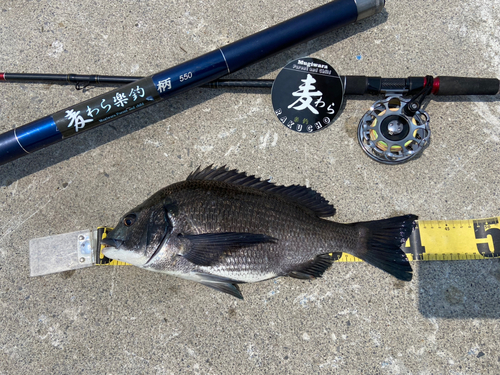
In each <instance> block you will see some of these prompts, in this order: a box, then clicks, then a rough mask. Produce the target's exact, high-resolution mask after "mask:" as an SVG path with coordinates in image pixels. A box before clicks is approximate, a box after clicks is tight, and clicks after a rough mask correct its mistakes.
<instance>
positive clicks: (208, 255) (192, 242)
mask: <svg viewBox="0 0 500 375" xmlns="http://www.w3.org/2000/svg"><path fill="white" fill-rule="evenodd" d="M180 236H181V237H182V238H184V239H186V240H188V244H187V245H186V251H184V252H183V253H181V254H179V255H181V256H182V257H184V258H186V259H187V260H189V261H190V262H191V263H193V264H196V265H198V266H211V265H212V264H214V263H215V262H217V261H219V260H220V259H221V258H222V257H224V256H225V255H228V253H229V252H231V251H235V250H238V249H241V248H245V247H250V246H255V245H257V244H261V243H274V242H276V241H277V239H276V238H273V237H270V236H267V235H265V234H256V233H237V232H228V233H205V234H196V235H180Z"/></svg>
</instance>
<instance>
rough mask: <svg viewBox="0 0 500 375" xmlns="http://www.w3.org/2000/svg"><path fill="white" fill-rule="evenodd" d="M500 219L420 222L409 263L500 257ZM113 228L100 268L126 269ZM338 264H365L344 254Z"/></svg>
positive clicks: (102, 231) (102, 234)
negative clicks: (116, 256) (109, 253)
mask: <svg viewBox="0 0 500 375" xmlns="http://www.w3.org/2000/svg"><path fill="white" fill-rule="evenodd" d="M499 221H500V217H494V218H490V219H479V220H451V221H449V220H418V221H417V225H416V227H415V230H414V231H413V232H412V234H411V236H410V237H409V238H408V240H407V241H406V243H405V245H404V247H402V249H403V251H404V252H405V253H406V255H407V256H408V260H410V261H412V260H416V261H431V260H471V259H490V258H494V257H499V256H500V224H499ZM111 230H112V228H108V227H100V228H98V236H97V237H98V239H99V241H98V243H97V248H98V249H99V251H96V252H95V254H96V259H95V260H94V262H95V264H96V265H110V266H124V265H129V264H128V263H125V262H120V261H117V260H113V259H109V258H107V257H105V256H104V255H103V254H102V249H103V248H104V245H101V243H100V240H101V239H103V238H106V235H107V233H108V232H110V231H111ZM336 261H337V262H362V260H361V259H359V258H356V257H354V256H352V255H350V254H346V253H342V256H340V257H339V258H338V259H337V260H336Z"/></svg>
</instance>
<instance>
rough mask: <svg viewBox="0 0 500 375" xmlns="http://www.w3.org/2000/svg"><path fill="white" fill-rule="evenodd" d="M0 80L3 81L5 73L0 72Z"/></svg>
mask: <svg viewBox="0 0 500 375" xmlns="http://www.w3.org/2000/svg"><path fill="white" fill-rule="evenodd" d="M0 81H5V73H0Z"/></svg>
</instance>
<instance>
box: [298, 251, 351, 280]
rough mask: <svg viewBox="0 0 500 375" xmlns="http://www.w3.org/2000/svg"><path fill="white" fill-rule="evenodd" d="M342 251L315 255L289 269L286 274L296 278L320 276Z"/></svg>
mask: <svg viewBox="0 0 500 375" xmlns="http://www.w3.org/2000/svg"><path fill="white" fill-rule="evenodd" d="M341 256H342V253H328V254H321V255H318V256H316V257H315V258H314V259H313V260H311V261H309V262H307V263H303V264H302V265H300V266H299V267H298V268H296V269H294V270H293V271H290V272H289V273H288V276H290V277H294V278H296V279H306V280H307V279H315V278H317V277H321V276H322V275H323V273H324V272H325V271H326V270H327V269H328V268H330V266H331V265H332V264H333V262H334V261H336V260H337V259H339V258H340V257H341Z"/></svg>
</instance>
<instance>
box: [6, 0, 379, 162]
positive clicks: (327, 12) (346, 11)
mask: <svg viewBox="0 0 500 375" xmlns="http://www.w3.org/2000/svg"><path fill="white" fill-rule="evenodd" d="M384 5H385V1H384V0H335V1H332V2H330V3H327V4H325V5H323V6H320V7H318V8H316V9H313V10H311V11H309V12H307V13H304V14H301V15H299V16H296V17H294V18H292V19H290V20H287V21H284V22H282V23H280V24H278V25H275V26H272V27H270V28H268V29H265V30H262V31H260V32H258V33H256V34H253V35H250V36H248V37H246V38H243V39H241V40H239V41H236V42H233V43H231V44H229V45H226V46H224V47H221V48H218V49H216V50H214V51H212V52H209V53H206V54H204V55H202V56H199V57H197V58H194V59H192V60H189V61H187V62H184V63H181V64H179V65H177V66H174V67H172V68H169V69H166V70H163V71H161V72H159V73H156V74H153V75H151V76H149V77H146V78H142V79H139V80H137V81H134V82H132V83H129V84H127V85H125V86H122V87H120V88H118V89H115V90H112V91H110V92H108V93H106V94H103V95H100V96H97V97H95V98H92V99H90V100H87V101H84V102H82V103H78V104H76V105H73V106H71V107H68V108H65V109H63V110H61V111H58V112H56V113H54V114H52V115H49V116H46V117H43V118H41V119H38V120H36V121H33V122H31V123H29V124H26V125H23V126H21V127H19V128H15V129H13V130H10V131H8V132H6V133H3V134H0V165H1V164H5V163H8V162H10V161H12V160H15V159H17V158H20V157H22V156H24V155H27V154H29V153H32V152H34V151H37V150H39V149H42V148H45V147H47V146H49V145H52V144H54V143H57V142H59V141H61V140H63V139H66V138H69V137H72V136H75V135H77V134H81V133H82V132H84V131H86V130H89V129H92V128H94V127H96V126H98V125H101V124H104V123H107V122H109V121H112V120H116V119H118V118H120V117H123V116H125V115H128V114H130V113H133V112H135V111H137V110H139V109H143V108H146V107H148V106H150V105H152V104H155V103H157V102H159V101H161V100H164V99H167V98H170V97H172V96H173V95H177V94H180V93H182V92H184V91H187V90H189V89H192V88H194V87H198V86H201V85H203V84H205V83H208V82H210V81H213V80H215V79H218V78H220V77H222V76H224V75H226V74H229V73H233V72H235V71H237V70H239V69H242V68H244V67H246V66H248V65H250V64H253V63H255V62H257V61H260V60H262V59H264V58H266V57H269V56H271V55H273V54H276V53H278V52H281V51H283V50H285V49H288V48H290V47H292V46H294V45H297V44H299V43H302V42H305V41H307V40H310V39H313V38H316V37H318V36H320V35H323V34H325V33H327V32H329V31H331V30H334V29H336V28H339V27H342V26H345V25H348V24H351V23H353V22H356V21H358V20H361V19H364V18H366V17H369V16H372V15H374V14H376V13H379V12H381V11H382V9H383V8H384ZM4 77H5V76H4Z"/></svg>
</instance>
